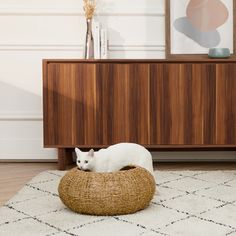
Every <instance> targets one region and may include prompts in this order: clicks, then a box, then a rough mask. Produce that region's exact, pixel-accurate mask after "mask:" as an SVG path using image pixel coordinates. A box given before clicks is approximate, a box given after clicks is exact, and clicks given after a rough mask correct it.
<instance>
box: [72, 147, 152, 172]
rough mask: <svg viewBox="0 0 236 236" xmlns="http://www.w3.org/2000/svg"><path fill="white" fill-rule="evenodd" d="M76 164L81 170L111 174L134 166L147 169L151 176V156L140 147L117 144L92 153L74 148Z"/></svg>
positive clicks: (91, 151)
mask: <svg viewBox="0 0 236 236" xmlns="http://www.w3.org/2000/svg"><path fill="white" fill-rule="evenodd" d="M75 152H76V156H77V159H76V164H77V166H78V167H79V168H80V169H81V170H90V171H94V172H113V171H118V170H120V169H122V168H123V167H125V166H129V165H135V166H141V167H143V168H145V169H147V170H148V171H149V172H151V174H153V165H152V155H151V153H150V152H149V151H148V150H147V149H146V148H144V147H143V146H141V145H138V144H135V143H119V144H115V145H112V146H110V147H108V148H106V149H100V150H99V151H97V152H94V150H93V149H91V150H90V151H89V152H82V151H80V149H78V148H75Z"/></svg>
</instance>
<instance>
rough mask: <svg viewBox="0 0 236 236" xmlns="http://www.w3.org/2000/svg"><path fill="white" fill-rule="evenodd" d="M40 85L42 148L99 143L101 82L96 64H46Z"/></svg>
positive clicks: (100, 130)
mask: <svg viewBox="0 0 236 236" xmlns="http://www.w3.org/2000/svg"><path fill="white" fill-rule="evenodd" d="M47 73H48V74H47V76H46V78H47V79H46V80H45V81H44V114H45V115H44V140H45V146H67V147H70V146H77V145H100V144H103V143H102V128H101V124H102V117H101V78H100V77H96V64H82V63H50V64H48V69H47Z"/></svg>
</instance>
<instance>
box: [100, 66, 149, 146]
mask: <svg viewBox="0 0 236 236" xmlns="http://www.w3.org/2000/svg"><path fill="white" fill-rule="evenodd" d="M97 77H99V78H102V88H101V91H102V117H103V118H102V120H103V129H102V132H103V134H104V135H103V143H104V144H105V145H110V144H114V143H118V142H136V143H140V144H149V142H150V140H149V137H150V126H149V124H150V110H149V96H150V94H149V65H148V64H133V63H132V64H123V63H121V64H117V63H116V64H112V63H111V64H109V63H106V64H100V65H99V68H98V70H97Z"/></svg>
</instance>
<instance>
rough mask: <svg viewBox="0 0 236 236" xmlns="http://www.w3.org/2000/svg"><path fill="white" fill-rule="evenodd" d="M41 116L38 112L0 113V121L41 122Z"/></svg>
mask: <svg viewBox="0 0 236 236" xmlns="http://www.w3.org/2000/svg"><path fill="white" fill-rule="evenodd" d="M42 120H43V115H42V113H40V112H23V111H13V112H2V111H1V112H0V121H42Z"/></svg>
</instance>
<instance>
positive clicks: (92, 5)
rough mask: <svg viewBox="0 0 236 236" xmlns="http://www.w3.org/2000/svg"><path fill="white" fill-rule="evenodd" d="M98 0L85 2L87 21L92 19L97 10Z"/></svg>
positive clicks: (86, 0) (85, 0)
mask: <svg viewBox="0 0 236 236" xmlns="http://www.w3.org/2000/svg"><path fill="white" fill-rule="evenodd" d="M96 5H97V2H96V0H84V12H85V17H86V19H92V18H93V16H94V13H95V10H96Z"/></svg>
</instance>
